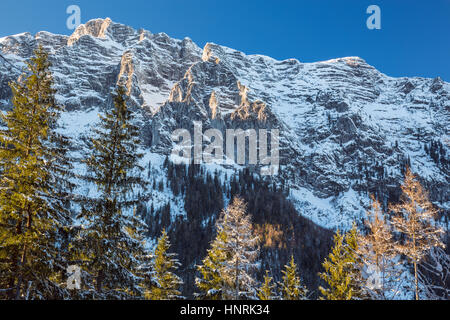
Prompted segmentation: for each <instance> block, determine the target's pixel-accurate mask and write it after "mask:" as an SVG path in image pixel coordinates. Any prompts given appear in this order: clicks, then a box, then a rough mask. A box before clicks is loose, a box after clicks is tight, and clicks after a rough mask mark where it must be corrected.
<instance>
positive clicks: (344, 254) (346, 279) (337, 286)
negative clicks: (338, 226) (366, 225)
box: [319, 225, 360, 300]
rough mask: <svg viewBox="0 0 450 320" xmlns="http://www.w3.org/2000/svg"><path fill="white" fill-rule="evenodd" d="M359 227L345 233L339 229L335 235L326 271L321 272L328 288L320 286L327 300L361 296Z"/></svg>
mask: <svg viewBox="0 0 450 320" xmlns="http://www.w3.org/2000/svg"><path fill="white" fill-rule="evenodd" d="M357 237H358V233H357V229H356V226H355V225H353V228H352V230H351V231H349V232H348V233H347V234H345V235H343V234H341V233H340V231H339V230H337V231H336V234H335V236H334V247H333V249H332V251H331V253H330V254H329V255H328V259H325V261H324V263H323V264H322V265H323V268H324V269H325V272H322V273H320V274H319V276H320V278H321V279H322V280H324V281H325V283H326V284H327V285H328V288H323V287H319V290H320V292H321V293H322V296H323V298H325V299H327V300H351V299H356V298H359V297H360V282H359V280H360V274H359V271H358V269H357V265H358V257H357Z"/></svg>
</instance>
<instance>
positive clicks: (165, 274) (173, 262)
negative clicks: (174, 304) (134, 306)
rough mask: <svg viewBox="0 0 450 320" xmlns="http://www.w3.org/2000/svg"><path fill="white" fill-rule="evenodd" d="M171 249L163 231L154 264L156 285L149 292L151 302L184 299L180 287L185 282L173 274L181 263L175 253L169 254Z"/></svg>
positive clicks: (148, 296) (153, 270) (147, 295)
mask: <svg viewBox="0 0 450 320" xmlns="http://www.w3.org/2000/svg"><path fill="white" fill-rule="evenodd" d="M169 249H170V242H169V237H168V236H167V232H166V231H165V230H163V232H162V235H161V237H160V238H159V239H158V244H157V246H156V249H155V253H154V258H153V262H152V282H153V283H154V285H153V286H152V288H151V290H150V291H149V292H147V294H146V298H148V299H151V300H174V299H182V298H183V297H182V296H181V292H180V286H181V285H182V284H183V281H182V280H181V279H180V278H179V277H178V276H177V275H176V274H174V273H173V272H174V271H175V270H177V269H178V267H179V266H180V263H179V262H178V260H177V259H176V254H175V253H168V251H169Z"/></svg>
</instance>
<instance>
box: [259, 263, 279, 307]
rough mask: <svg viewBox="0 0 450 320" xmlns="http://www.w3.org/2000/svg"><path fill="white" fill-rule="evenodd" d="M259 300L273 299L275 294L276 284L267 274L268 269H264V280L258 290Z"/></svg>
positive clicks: (275, 297)
mask: <svg viewBox="0 0 450 320" xmlns="http://www.w3.org/2000/svg"><path fill="white" fill-rule="evenodd" d="M258 298H259V300H275V299H277V296H276V284H275V283H274V282H273V278H272V277H271V276H270V274H269V270H266V274H265V275H264V282H263V284H262V286H261V288H259V290H258Z"/></svg>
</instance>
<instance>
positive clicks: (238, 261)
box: [217, 197, 259, 300]
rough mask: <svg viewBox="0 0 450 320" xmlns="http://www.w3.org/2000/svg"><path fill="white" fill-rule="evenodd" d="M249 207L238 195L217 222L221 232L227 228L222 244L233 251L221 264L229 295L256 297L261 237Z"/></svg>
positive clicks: (227, 296)
mask: <svg viewBox="0 0 450 320" xmlns="http://www.w3.org/2000/svg"><path fill="white" fill-rule="evenodd" d="M246 209H247V205H246V203H245V202H244V200H242V199H240V198H238V197H236V198H234V200H233V202H232V203H231V204H230V205H228V207H227V208H226V209H225V210H224V211H223V212H222V215H221V218H220V219H219V221H218V223H217V229H218V233H219V234H220V233H221V232H224V233H225V235H226V237H225V241H220V240H219V245H220V246H221V247H223V248H224V250H225V252H227V254H228V255H229V257H228V259H227V260H226V261H225V262H224V263H223V264H222V267H221V268H220V274H221V277H222V279H223V280H224V285H223V288H222V294H223V298H225V299H234V300H237V299H242V298H256V289H255V287H256V282H255V280H254V278H253V276H252V274H251V270H252V269H254V268H256V263H255V260H256V258H257V256H258V253H259V248H258V247H257V245H258V242H259V238H258V237H257V236H255V235H254V234H253V227H252V223H251V218H250V215H248V214H247V213H246Z"/></svg>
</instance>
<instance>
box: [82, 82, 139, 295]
mask: <svg viewBox="0 0 450 320" xmlns="http://www.w3.org/2000/svg"><path fill="white" fill-rule="evenodd" d="M100 119H101V121H100V124H99V127H98V129H94V130H93V138H92V139H91V141H90V142H89V143H88V147H89V148H90V155H89V156H88V159H87V160H86V161H85V162H86V165H87V169H88V175H87V176H86V180H87V181H88V182H93V183H94V184H95V185H96V188H97V192H98V195H97V197H96V198H92V199H89V201H88V202H87V203H85V206H84V208H83V210H82V212H81V214H80V220H81V222H82V225H83V227H82V228H81V230H80V233H79V235H78V237H77V238H76V241H75V245H76V247H78V249H77V248H76V251H77V255H78V259H79V260H80V263H81V264H82V268H83V270H84V271H83V281H82V282H83V285H84V286H83V290H80V291H79V292H77V295H78V297H82V298H88V297H92V298H97V299H123V298H127V299H130V298H139V297H143V295H144V288H142V286H141V284H142V283H143V279H142V276H141V275H140V270H142V269H141V267H142V264H143V263H144V257H145V254H146V253H145V248H144V242H143V233H144V231H145V225H144V223H143V222H142V220H141V219H140V217H138V216H137V215H136V214H132V212H131V211H133V212H134V210H131V208H132V207H135V206H136V205H137V204H138V203H139V202H140V201H142V199H140V196H139V195H140V194H141V191H144V190H145V189H146V182H145V181H144V180H143V179H142V178H141V172H142V171H143V168H142V167H141V166H140V165H139V159H141V158H142V156H143V155H142V154H141V153H139V152H138V146H139V143H140V140H139V132H138V128H137V127H136V126H135V125H133V124H132V119H133V114H132V112H131V110H130V109H129V108H128V106H127V97H126V95H125V89H124V88H123V87H120V86H119V87H118V88H117V90H116V93H115V95H114V108H113V109H112V110H110V111H107V112H106V114H105V115H104V116H100Z"/></svg>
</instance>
